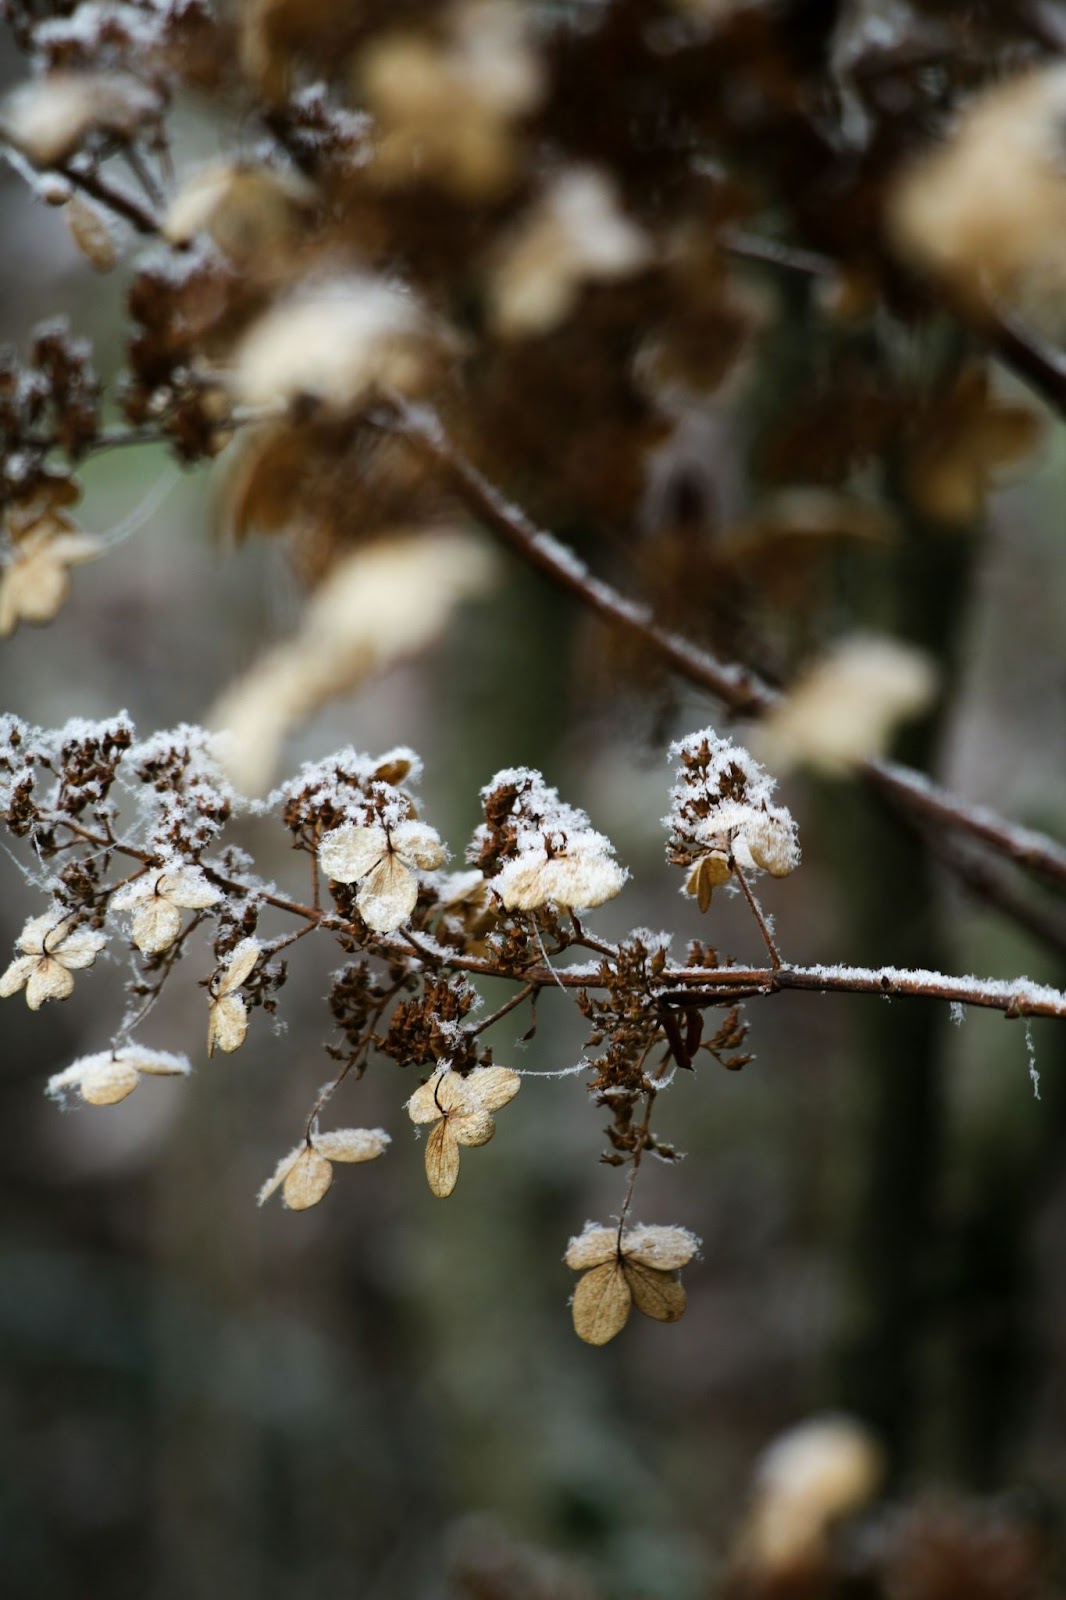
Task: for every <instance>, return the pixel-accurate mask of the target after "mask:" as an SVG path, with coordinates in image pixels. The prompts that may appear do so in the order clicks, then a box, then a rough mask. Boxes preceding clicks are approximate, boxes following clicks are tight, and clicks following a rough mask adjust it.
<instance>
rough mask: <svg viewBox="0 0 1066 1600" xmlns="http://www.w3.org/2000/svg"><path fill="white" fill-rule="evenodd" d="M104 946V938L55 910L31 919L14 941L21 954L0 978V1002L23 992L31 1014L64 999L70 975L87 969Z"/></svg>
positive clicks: (69, 989) (70, 985)
mask: <svg viewBox="0 0 1066 1600" xmlns="http://www.w3.org/2000/svg"><path fill="white" fill-rule="evenodd" d="M106 943H107V938H106V935H104V934H102V933H96V932H93V931H92V930H91V929H90V928H86V927H83V926H79V925H78V924H77V923H76V922H75V921H74V919H73V918H72V917H70V916H68V915H66V914H65V913H64V912H63V911H62V910H60V909H59V908H56V909H55V910H53V911H48V912H45V914H44V915H43V916H40V917H31V919H30V921H29V922H27V923H26V926H25V927H24V928H23V930H22V932H21V933H20V934H19V938H18V946H19V949H20V950H23V951H24V952H25V954H24V955H22V956H16V958H15V960H14V961H12V962H11V964H10V966H9V967H8V968H7V970H6V971H5V972H4V974H3V976H2V977H0V999H7V998H8V997H9V996H11V995H13V994H17V993H18V992H19V990H20V989H25V991H26V1004H27V1005H28V1006H29V1008H30V1010H31V1011H37V1010H39V1009H40V1007H41V1006H42V1005H43V1004H44V1003H45V1001H46V1000H65V999H67V997H68V996H69V995H70V994H71V992H72V991H73V988H74V973H75V972H80V971H82V970H84V969H85V968H86V967H91V966H92V964H93V962H94V961H95V960H96V957H97V956H98V955H99V953H100V951H101V950H102V949H103V948H104V945H105V944H106Z"/></svg>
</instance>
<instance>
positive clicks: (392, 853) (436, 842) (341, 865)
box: [318, 822, 444, 933]
mask: <svg viewBox="0 0 1066 1600" xmlns="http://www.w3.org/2000/svg"><path fill="white" fill-rule="evenodd" d="M318 861H319V865H320V866H321V868H322V870H323V872H325V873H326V875H327V876H328V877H330V878H332V879H333V880H334V882H335V883H358V884H359V893H358V894H357V896H356V901H355V903H356V905H357V906H358V908H359V915H360V916H361V917H362V919H363V921H364V922H365V923H366V925H367V927H368V928H373V929H374V931H375V933H392V932H393V931H394V930H395V929H396V928H398V927H399V926H400V924H401V923H403V922H406V921H407V919H408V917H409V916H410V915H411V912H412V911H413V910H414V908H415V905H416V904H417V902H418V879H417V877H416V876H415V874H416V872H417V871H418V870H419V869H420V868H421V869H422V870H424V871H427V872H432V871H433V870H434V869H435V868H437V867H439V866H440V865H441V864H442V862H443V861H444V848H443V846H442V844H441V842H440V836H439V834H437V833H436V832H435V831H434V829H432V828H430V827H427V826H426V824H425V823H423V822H397V823H395V824H393V825H373V826H370V827H359V826H356V825H354V824H348V825H346V826H345V827H341V828H334V829H333V830H332V831H331V832H330V833H327V834H326V835H325V837H324V838H323V840H322V843H321V844H320V846H319V850H318Z"/></svg>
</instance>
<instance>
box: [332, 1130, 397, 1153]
mask: <svg viewBox="0 0 1066 1600" xmlns="http://www.w3.org/2000/svg"><path fill="white" fill-rule="evenodd" d="M313 1142H314V1147H315V1149H316V1150H317V1151H318V1152H319V1154H320V1155H323V1156H326V1157H327V1158H328V1160H330V1161H373V1160H374V1159H375V1157H377V1156H380V1155H384V1153H385V1151H386V1150H387V1148H388V1146H389V1145H390V1144H391V1143H392V1140H391V1139H390V1137H389V1135H388V1134H387V1133H386V1132H385V1130H384V1128H334V1129H332V1130H331V1131H330V1132H329V1133H319V1134H316V1135H315V1138H314V1141H313Z"/></svg>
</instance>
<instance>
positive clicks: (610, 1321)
mask: <svg viewBox="0 0 1066 1600" xmlns="http://www.w3.org/2000/svg"><path fill="white" fill-rule="evenodd" d="M630 1300H631V1296H630V1292H629V1284H628V1283H627V1282H626V1278H625V1274H624V1273H623V1271H622V1268H621V1265H620V1264H619V1263H618V1262H617V1261H605V1262H604V1264H603V1265H602V1266H600V1267H593V1268H592V1271H591V1272H586V1274H585V1276H584V1277H583V1278H582V1279H581V1282H580V1283H579V1284H578V1286H577V1288H576V1289H575V1290H574V1304H573V1313H574V1332H575V1333H576V1334H577V1336H578V1338H580V1339H584V1341H585V1343H586V1344H607V1343H608V1342H609V1341H610V1340H611V1339H613V1338H614V1336H615V1334H616V1333H620V1332H621V1331H622V1329H623V1328H624V1327H625V1325H626V1319H627V1318H628V1316H629V1306H630Z"/></svg>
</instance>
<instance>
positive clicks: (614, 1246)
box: [564, 1222, 700, 1344]
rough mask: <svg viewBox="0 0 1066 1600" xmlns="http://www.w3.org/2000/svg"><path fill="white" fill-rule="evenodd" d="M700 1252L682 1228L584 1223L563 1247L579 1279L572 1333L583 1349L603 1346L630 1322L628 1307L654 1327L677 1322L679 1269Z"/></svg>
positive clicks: (681, 1299) (682, 1306) (680, 1292)
mask: <svg viewBox="0 0 1066 1600" xmlns="http://www.w3.org/2000/svg"><path fill="white" fill-rule="evenodd" d="M699 1247H700V1241H699V1240H698V1239H697V1238H696V1236H695V1234H692V1233H689V1232H688V1230H687V1229H686V1228H676V1227H651V1226H647V1225H642V1226H640V1227H637V1228H627V1229H619V1228H604V1227H601V1226H600V1225H599V1224H598V1223H595V1222H587V1223H586V1224H585V1229H584V1232H583V1233H579V1234H577V1235H576V1236H575V1237H574V1238H573V1239H571V1240H570V1243H569V1245H568V1246H567V1250H566V1256H565V1258H564V1259H565V1261H566V1264H567V1266H568V1267H570V1268H571V1270H572V1271H574V1272H580V1273H582V1274H583V1276H582V1277H581V1278H580V1279H579V1280H578V1285H577V1288H576V1289H575V1290H574V1298H573V1302H572V1304H573V1314H574V1331H575V1333H577V1335H578V1337H579V1338H581V1339H584V1341H585V1343H586V1344H607V1343H608V1342H609V1341H610V1340H611V1339H613V1338H614V1336H615V1334H616V1333H620V1332H621V1331H622V1329H623V1328H624V1327H625V1325H626V1322H627V1321H628V1319H629V1312H630V1307H631V1306H634V1305H635V1306H636V1308H637V1310H638V1311H642V1312H643V1313H644V1315H645V1316H646V1317H653V1318H654V1319H655V1320H656V1321H657V1322H676V1321H677V1319H678V1318H679V1317H680V1316H681V1315H682V1314H683V1313H684V1310H685V1291H684V1288H683V1287H682V1284H681V1280H680V1279H679V1277H678V1268H680V1267H683V1266H685V1265H686V1264H687V1263H688V1262H689V1261H691V1260H692V1257H693V1256H694V1255H695V1254H696V1251H697V1250H698V1249H699Z"/></svg>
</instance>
